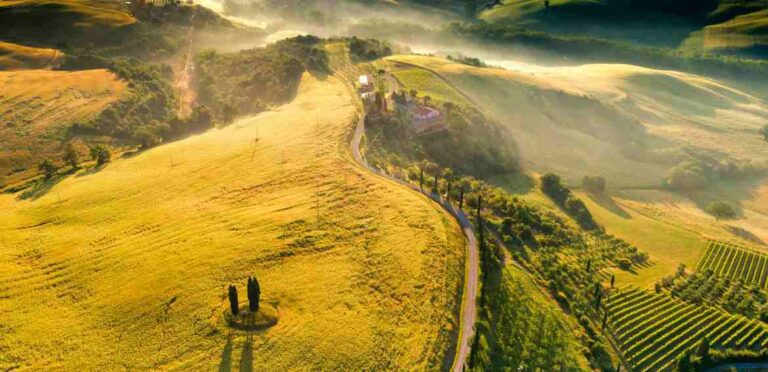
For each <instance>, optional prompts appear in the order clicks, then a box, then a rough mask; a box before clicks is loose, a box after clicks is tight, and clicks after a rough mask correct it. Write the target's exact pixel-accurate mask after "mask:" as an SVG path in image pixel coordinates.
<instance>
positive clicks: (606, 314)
mask: <svg viewBox="0 0 768 372" xmlns="http://www.w3.org/2000/svg"><path fill="white" fill-rule="evenodd" d="M606 323H608V309H605V315H603V332H605V324H606Z"/></svg>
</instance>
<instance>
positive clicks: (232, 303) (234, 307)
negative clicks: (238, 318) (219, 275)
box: [228, 285, 240, 315]
mask: <svg viewBox="0 0 768 372" xmlns="http://www.w3.org/2000/svg"><path fill="white" fill-rule="evenodd" d="M228 296H229V310H230V311H231V312H232V315H237V314H238V313H239V312H240V301H239V300H238V299H237V287H235V286H233V285H230V286H229V293H228Z"/></svg>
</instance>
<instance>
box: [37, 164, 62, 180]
mask: <svg viewBox="0 0 768 372" xmlns="http://www.w3.org/2000/svg"><path fill="white" fill-rule="evenodd" d="M37 169H39V170H40V171H41V172H43V177H44V178H45V179H46V180H49V179H51V178H53V176H55V175H56V171H57V170H58V168H56V166H55V165H53V162H51V161H50V160H48V159H45V160H42V161H40V163H39V164H38V165H37Z"/></svg>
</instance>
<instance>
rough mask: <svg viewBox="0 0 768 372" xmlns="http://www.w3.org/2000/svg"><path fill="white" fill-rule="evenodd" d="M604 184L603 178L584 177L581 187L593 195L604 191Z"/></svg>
mask: <svg viewBox="0 0 768 372" xmlns="http://www.w3.org/2000/svg"><path fill="white" fill-rule="evenodd" d="M605 183H606V182H605V178H603V177H600V176H597V177H592V176H584V178H583V179H582V180H581V187H583V188H584V190H586V191H588V192H591V193H593V194H599V193H601V192H603V191H605Z"/></svg>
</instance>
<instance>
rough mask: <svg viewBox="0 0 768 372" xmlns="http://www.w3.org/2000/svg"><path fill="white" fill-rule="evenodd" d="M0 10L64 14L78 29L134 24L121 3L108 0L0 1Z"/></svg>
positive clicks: (133, 19) (132, 18)
mask: <svg viewBox="0 0 768 372" xmlns="http://www.w3.org/2000/svg"><path fill="white" fill-rule="evenodd" d="M2 8H15V9H16V10H17V11H20V12H22V13H27V12H32V13H37V14H38V15H40V14H45V13H46V12H50V14H51V15H52V16H53V15H61V14H66V15H68V16H70V17H73V18H74V19H76V21H77V22H76V24H75V25H76V26H78V27H92V26H98V27H120V26H126V25H130V24H133V23H135V22H136V18H134V17H133V16H132V15H131V14H130V13H129V12H128V9H127V8H126V7H125V6H124V5H123V2H118V1H109V0H0V10H2Z"/></svg>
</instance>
